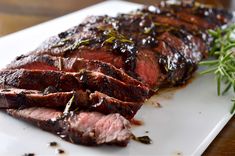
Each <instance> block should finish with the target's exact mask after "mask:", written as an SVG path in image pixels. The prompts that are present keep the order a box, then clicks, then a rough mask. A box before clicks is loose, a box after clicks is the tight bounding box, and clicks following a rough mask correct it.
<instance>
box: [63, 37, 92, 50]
mask: <svg viewBox="0 0 235 156" xmlns="http://www.w3.org/2000/svg"><path fill="white" fill-rule="evenodd" d="M88 44H90V40H89V39H84V40H78V41H75V42H74V43H73V44H72V45H70V46H68V47H67V48H65V49H64V51H72V50H75V49H77V48H78V47H80V46H82V45H88Z"/></svg>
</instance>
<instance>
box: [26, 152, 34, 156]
mask: <svg viewBox="0 0 235 156" xmlns="http://www.w3.org/2000/svg"><path fill="white" fill-rule="evenodd" d="M23 156H35V154H34V153H25V154H24V155H23Z"/></svg>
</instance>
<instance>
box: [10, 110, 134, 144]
mask: <svg viewBox="0 0 235 156" xmlns="http://www.w3.org/2000/svg"><path fill="white" fill-rule="evenodd" d="M7 112H8V113H9V114H10V115H12V116H13V117H15V118H19V119H23V120H25V121H27V122H30V123H32V124H34V125H36V126H38V127H39V128H41V129H43V130H45V131H48V132H51V133H54V134H56V135H59V136H60V137H61V138H62V139H65V140H67V141H69V142H72V143H76V144H83V145H101V144H116V145H120V146H126V145H127V143H128V142H129V140H130V138H131V135H132V133H131V131H130V123H129V121H128V120H126V119H125V118H124V117H122V116H121V115H119V114H109V115H102V114H100V113H97V112H80V113H72V114H69V115H67V116H64V117H63V116H62V112H60V111H57V110H54V109H48V108H40V107H39V108H36V107H35V108H28V109H22V110H14V109H9V110H8V111H7Z"/></svg>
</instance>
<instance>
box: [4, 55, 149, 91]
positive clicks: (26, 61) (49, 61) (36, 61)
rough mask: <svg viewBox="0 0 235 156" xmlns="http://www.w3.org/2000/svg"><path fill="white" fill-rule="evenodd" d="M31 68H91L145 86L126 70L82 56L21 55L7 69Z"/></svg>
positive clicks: (66, 69)
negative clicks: (82, 57)
mask: <svg viewBox="0 0 235 156" xmlns="http://www.w3.org/2000/svg"><path fill="white" fill-rule="evenodd" d="M21 68H22V69H31V70H62V71H67V72H79V71H80V70H83V69H85V70H91V71H97V72H101V73H103V74H105V75H108V76H111V77H113V78H115V79H117V80H120V81H123V82H125V83H127V84H132V85H139V86H142V87H146V86H144V84H143V83H141V82H140V81H137V80H136V79H134V78H132V77H130V76H129V75H127V74H126V73H125V72H123V71H122V70H120V69H117V68H116V67H114V66H113V65H111V64H109V63H105V62H101V61H98V60H86V59H81V58H61V57H52V56H50V55H29V56H21V57H20V58H18V59H17V60H16V61H13V62H12V63H10V64H9V65H8V66H7V69H21Z"/></svg>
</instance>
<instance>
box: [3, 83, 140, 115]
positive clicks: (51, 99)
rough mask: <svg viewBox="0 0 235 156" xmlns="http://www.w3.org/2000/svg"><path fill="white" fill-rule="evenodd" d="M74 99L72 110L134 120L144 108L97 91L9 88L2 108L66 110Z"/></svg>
mask: <svg viewBox="0 0 235 156" xmlns="http://www.w3.org/2000/svg"><path fill="white" fill-rule="evenodd" d="M72 97H73V101H72V106H71V108H72V109H76V110H86V111H97V112H100V113H103V114H111V113H119V114H121V115H122V116H124V117H125V118H127V119H131V118H133V117H134V115H135V114H136V112H137V111H138V110H139V108H140V107H141V106H142V104H140V103H133V102H124V101H120V100H118V99H115V98H112V97H109V96H108V95H105V94H103V93H100V92H97V91H96V92H94V93H89V92H84V91H82V90H78V91H76V92H75V91H71V92H55V93H45V92H44V93H42V92H40V91H36V90H25V89H17V88H9V89H1V90H0V108H4V109H6V108H8V109H9V108H18V109H23V108H27V107H50V108H61V109H64V107H65V106H66V104H67V103H68V102H69V100H70V99H71V98H72Z"/></svg>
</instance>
